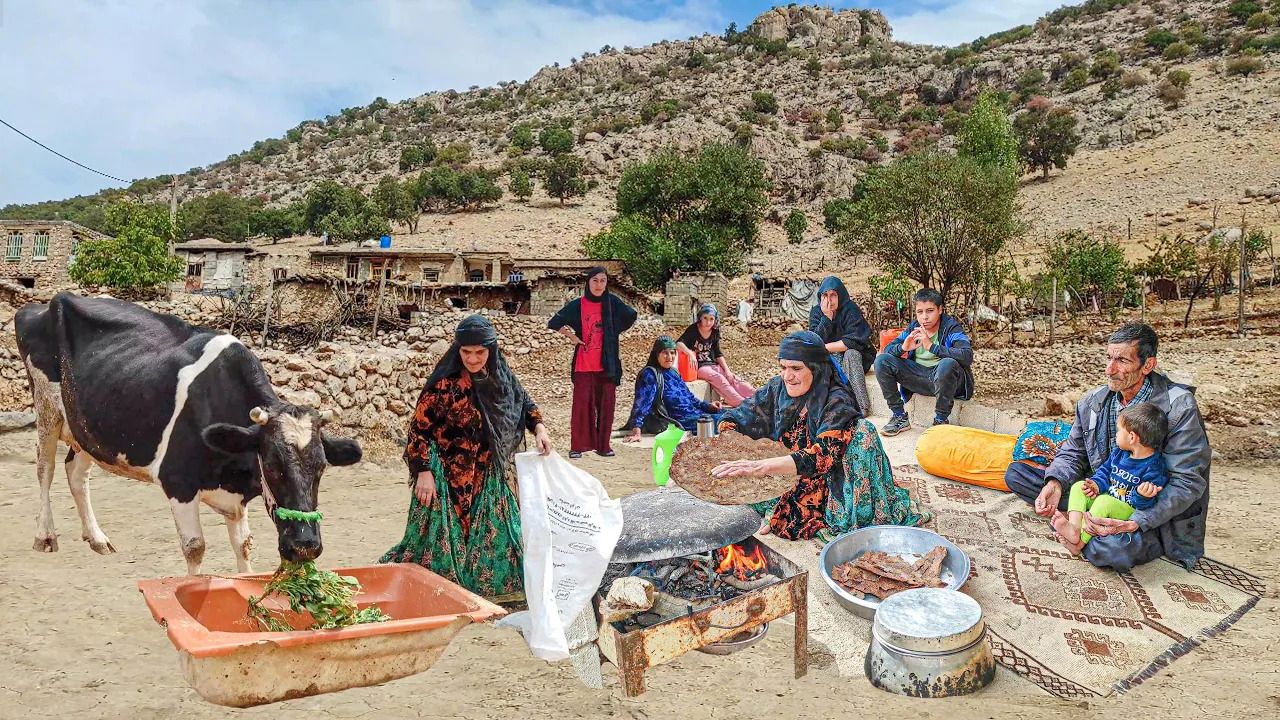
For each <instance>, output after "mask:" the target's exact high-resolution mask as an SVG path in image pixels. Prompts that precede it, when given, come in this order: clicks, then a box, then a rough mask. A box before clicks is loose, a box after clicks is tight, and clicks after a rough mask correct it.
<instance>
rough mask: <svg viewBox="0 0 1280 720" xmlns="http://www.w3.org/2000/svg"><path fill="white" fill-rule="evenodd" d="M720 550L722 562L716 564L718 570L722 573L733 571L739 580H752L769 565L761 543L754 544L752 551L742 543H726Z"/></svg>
mask: <svg viewBox="0 0 1280 720" xmlns="http://www.w3.org/2000/svg"><path fill="white" fill-rule="evenodd" d="M719 552H720V564H719V565H717V566H716V572H717V573H719V574H721V575H728V574H730V573H732V574H733V576H734V577H736V578H738V579H739V580H750V579H751V578H753V577H755V576H758V575H760V574H762V573H763V572H764V571H765V569H766V568H767V567H768V563H767V562H766V561H765V559H764V552H762V551H761V550H760V546H759V545H755V546H753V547H752V548H751V551H750V552H748V551H747V550H746V549H745V548H743V547H742V546H741V545H726V546H724V547H723V548H721V549H720V551H719Z"/></svg>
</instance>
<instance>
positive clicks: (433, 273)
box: [422, 268, 440, 283]
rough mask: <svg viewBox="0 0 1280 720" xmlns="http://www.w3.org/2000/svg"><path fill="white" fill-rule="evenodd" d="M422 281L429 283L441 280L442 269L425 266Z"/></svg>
mask: <svg viewBox="0 0 1280 720" xmlns="http://www.w3.org/2000/svg"><path fill="white" fill-rule="evenodd" d="M422 282H429V283H438V282H440V271H439V270H437V269H435V268H423V269H422Z"/></svg>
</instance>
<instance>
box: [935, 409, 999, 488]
mask: <svg viewBox="0 0 1280 720" xmlns="http://www.w3.org/2000/svg"><path fill="white" fill-rule="evenodd" d="M1017 441H1018V437H1017V436H1016V435H1001V434H999V433H993V432H987V431H986V430H979V429H977V428H970V427H961V426H959V425H936V426H934V427H931V428H929V429H928V430H926V431H925V432H924V434H923V435H921V436H920V441H919V442H918V443H916V462H919V463H920V467H921V468H923V469H924V471H925V472H927V473H931V474H933V475H937V476H938V477H941V478H946V479H948V480H955V481H956V482H962V483H967V484H969V485H980V486H982V487H986V488H991V489H992V490H1003V491H1004V492H1009V486H1008V485H1005V483H1004V472H1005V470H1007V469H1008V468H1009V463H1011V462H1013V446H1014V445H1015V444H1016V443H1017Z"/></svg>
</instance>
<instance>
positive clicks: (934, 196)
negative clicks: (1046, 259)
mask: <svg viewBox="0 0 1280 720" xmlns="http://www.w3.org/2000/svg"><path fill="white" fill-rule="evenodd" d="M863 184H864V185H865V189H864V192H863V196H862V198H861V199H859V200H857V201H855V202H853V203H852V204H851V205H850V206H848V207H847V208H846V209H845V211H844V212H843V213H841V214H840V216H839V223H840V231H839V235H838V237H837V243H838V244H839V245H840V246H841V247H843V248H845V249H847V250H849V251H852V252H858V253H865V254H867V255H870V256H872V257H874V258H875V259H876V261H877V262H878V263H879V265H880V266H881V267H882V268H901V269H902V271H903V272H904V273H906V275H907V277H909V278H911V279H912V280H915V281H916V282H917V283H919V284H920V285H922V286H925V287H933V288H937V289H938V291H940V292H941V293H942V294H943V296H944V297H948V298H949V297H951V294H952V293H953V292H954V291H956V290H959V289H961V288H967V287H971V283H972V281H973V279H974V272H975V270H976V268H977V266H978V264H979V263H980V262H981V261H982V260H983V259H984V258H986V257H988V256H990V255H993V254H994V253H996V252H998V251H999V250H1000V248H1002V247H1004V244H1005V243H1006V242H1007V241H1008V240H1010V239H1011V238H1013V237H1015V236H1017V235H1018V234H1019V233H1021V231H1022V223H1021V220H1020V218H1019V212H1018V207H1017V203H1016V195H1017V186H1016V185H1015V184H1014V183H1012V182H1009V180H1008V178H1007V177H1006V176H1003V175H1001V174H1000V173H993V172H990V171H988V170H987V169H986V168H984V167H983V166H981V165H979V164H978V163H977V162H976V161H975V160H973V159H972V158H968V157H958V156H950V155H946V154H943V153H938V152H924V153H919V154H915V155H909V156H906V157H903V158H900V159H898V160H896V161H894V162H893V163H892V164H890V165H888V166H886V167H883V168H881V169H880V170H878V171H877V172H876V173H874V174H872V175H870V176H868V177H867V178H866V179H865V180H864V181H863Z"/></svg>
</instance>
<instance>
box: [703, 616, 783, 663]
mask: <svg viewBox="0 0 1280 720" xmlns="http://www.w3.org/2000/svg"><path fill="white" fill-rule="evenodd" d="M768 633H769V623H764V624H763V625H757V626H755V627H753V628H751V629H750V630H748V631H746V632H742V633H738V634H737V635H730V636H729V637H727V638H725V639H724V640H721V641H720V642H713V643H707V644H706V645H703V646H702V647H699V648H694V649H695V650H697V651H698V652H703V653H706V654H708V655H732V654H733V653H736V652H738V651H739V650H746V649H747V648H749V647H751V646H752V645H755V644H756V643H758V642H760V641H761V640H763V639H764V636H765V635H767V634H768Z"/></svg>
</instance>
